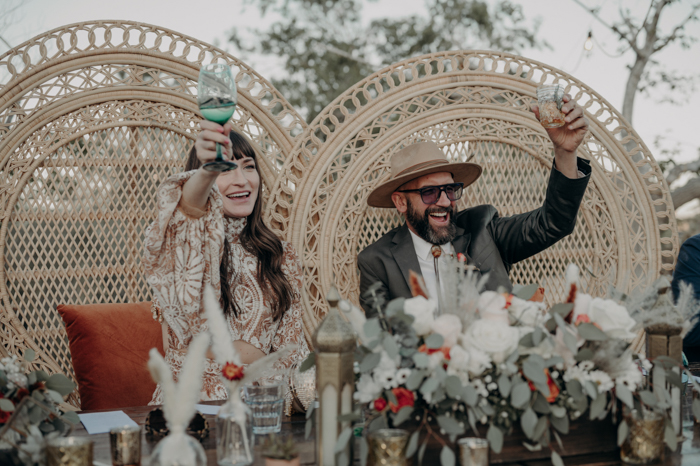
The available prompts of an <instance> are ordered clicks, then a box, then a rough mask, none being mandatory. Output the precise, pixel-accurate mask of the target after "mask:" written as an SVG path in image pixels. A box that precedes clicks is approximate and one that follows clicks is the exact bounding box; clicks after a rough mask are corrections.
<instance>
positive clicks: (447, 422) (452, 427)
mask: <svg viewBox="0 0 700 466" xmlns="http://www.w3.org/2000/svg"><path fill="white" fill-rule="evenodd" d="M437 421H438V425H439V426H440V427H441V428H442V429H444V430H445V433H447V434H449V435H453V434H455V435H462V434H463V433H464V427H462V426H460V425H459V422H457V420H456V419H455V418H453V417H447V416H438V417H437Z"/></svg>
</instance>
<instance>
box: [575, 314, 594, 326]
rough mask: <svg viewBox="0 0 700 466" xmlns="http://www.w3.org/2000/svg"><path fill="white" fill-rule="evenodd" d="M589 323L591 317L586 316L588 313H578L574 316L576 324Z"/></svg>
mask: <svg viewBox="0 0 700 466" xmlns="http://www.w3.org/2000/svg"><path fill="white" fill-rule="evenodd" d="M590 323H591V318H590V317H588V314H579V315H578V316H577V317H576V325H578V324H590Z"/></svg>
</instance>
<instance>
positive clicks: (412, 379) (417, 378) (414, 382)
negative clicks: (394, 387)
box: [406, 369, 427, 391]
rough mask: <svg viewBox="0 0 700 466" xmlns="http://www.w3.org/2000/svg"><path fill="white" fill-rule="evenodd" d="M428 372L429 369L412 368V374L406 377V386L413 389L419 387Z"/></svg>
mask: <svg viewBox="0 0 700 466" xmlns="http://www.w3.org/2000/svg"><path fill="white" fill-rule="evenodd" d="M426 373H427V371H424V370H421V369H414V370H412V371H411V375H409V376H408V378H407V379H406V388H407V389H409V390H411V391H414V390H416V389H418V387H420V384H421V383H422V382H423V378H424V377H425V374H426Z"/></svg>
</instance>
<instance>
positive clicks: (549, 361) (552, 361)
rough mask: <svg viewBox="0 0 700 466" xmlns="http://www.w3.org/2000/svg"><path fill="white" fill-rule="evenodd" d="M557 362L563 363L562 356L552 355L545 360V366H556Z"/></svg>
mask: <svg viewBox="0 0 700 466" xmlns="http://www.w3.org/2000/svg"><path fill="white" fill-rule="evenodd" d="M559 363H561V364H564V358H562V357H561V356H552V357H551V358H549V359H547V361H546V362H545V367H552V366H556V365H557V364H559Z"/></svg>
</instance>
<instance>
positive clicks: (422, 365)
mask: <svg viewBox="0 0 700 466" xmlns="http://www.w3.org/2000/svg"><path fill="white" fill-rule="evenodd" d="M413 362H414V363H415V364H416V368H418V369H426V368H427V367H428V366H429V365H430V358H428V355H427V354H425V353H416V354H414V355H413Z"/></svg>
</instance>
